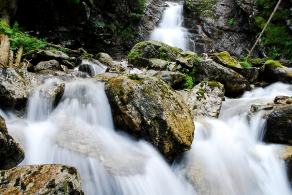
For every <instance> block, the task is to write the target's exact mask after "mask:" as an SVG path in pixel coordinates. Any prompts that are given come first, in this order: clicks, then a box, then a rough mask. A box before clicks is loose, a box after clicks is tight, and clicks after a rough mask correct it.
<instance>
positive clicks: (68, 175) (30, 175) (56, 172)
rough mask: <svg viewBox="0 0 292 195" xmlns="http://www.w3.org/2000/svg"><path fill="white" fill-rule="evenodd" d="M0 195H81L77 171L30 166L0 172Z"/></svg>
mask: <svg viewBox="0 0 292 195" xmlns="http://www.w3.org/2000/svg"><path fill="white" fill-rule="evenodd" d="M0 181H1V185H0V194H47V195H53V194H74V195H83V194H84V193H83V191H82V187H81V179H80V176H79V174H78V173H77V170H76V169H75V168H73V167H68V166H64V165H31V166H22V167H16V168H13V169H9V170H6V171H0Z"/></svg>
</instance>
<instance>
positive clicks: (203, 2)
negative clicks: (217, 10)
mask: <svg viewBox="0 0 292 195" xmlns="http://www.w3.org/2000/svg"><path fill="white" fill-rule="evenodd" d="M216 3H217V0H200V1H196V0H185V6H186V8H187V9H189V10H191V11H192V12H194V13H195V14H197V15H199V16H207V17H214V5H215V4H216Z"/></svg>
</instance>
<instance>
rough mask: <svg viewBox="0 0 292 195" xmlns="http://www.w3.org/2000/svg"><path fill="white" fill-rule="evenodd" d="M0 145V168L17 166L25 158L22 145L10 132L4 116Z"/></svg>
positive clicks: (1, 124) (0, 131)
mask: <svg viewBox="0 0 292 195" xmlns="http://www.w3.org/2000/svg"><path fill="white" fill-rule="evenodd" d="M0 146H1V147H0V170H1V169H10V168H12V167H15V166H17V165H18V164H19V163H21V161H22V160H23V159H24V151H23V149H22V147H21V146H20V145H19V144H18V143H16V142H15V140H14V139H13V138H12V137H11V136H10V135H9V134H8V131H7V127H6V124H5V120H4V118H2V116H0ZM0 186H1V185H0ZM0 188H1V187H0Z"/></svg>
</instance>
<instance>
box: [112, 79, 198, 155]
mask: <svg viewBox="0 0 292 195" xmlns="http://www.w3.org/2000/svg"><path fill="white" fill-rule="evenodd" d="M106 94H107V96H108V99H109V102H110V105H111V109H112V113H113V118H114V122H115V125H116V126H117V127H118V128H119V129H122V130H124V131H127V132H128V133H130V134H131V135H133V136H135V137H137V138H143V139H145V140H147V141H149V142H150V143H152V144H153V145H154V146H155V147H156V148H157V149H158V150H159V151H160V152H161V153H162V154H163V155H164V156H165V157H166V159H168V160H170V161H171V160H174V159H175V157H176V156H178V155H179V154H181V153H182V152H184V151H186V150H189V149H190V147H191V144H192V141H193V136H194V123H193V119H192V115H191V111H190V110H189V108H188V106H187V105H186V103H185V102H184V100H183V98H182V97H181V96H180V95H179V94H177V93H176V92H175V91H173V90H172V89H171V87H170V86H169V85H167V84H166V83H164V82H163V81H161V80H159V79H157V78H154V77H145V76H142V75H135V76H134V75H131V76H118V77H115V78H110V79H108V81H107V82H106Z"/></svg>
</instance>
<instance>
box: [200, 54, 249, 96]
mask: <svg viewBox="0 0 292 195" xmlns="http://www.w3.org/2000/svg"><path fill="white" fill-rule="evenodd" d="M194 70H195V71H194V77H195V79H196V81H199V82H201V81H204V80H209V81H212V80H213V81H218V82H220V83H222V84H223V85H224V88H225V92H226V95H228V96H237V95H239V94H241V93H243V92H244V91H246V90H249V89H250V84H249V82H248V81H247V80H246V79H245V78H244V77H243V76H242V75H241V74H239V73H237V72H235V71H234V70H232V69H230V68H227V67H224V66H222V65H220V64H218V63H216V62H214V61H213V60H209V59H208V60H201V61H199V62H197V63H195V67H194Z"/></svg>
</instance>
